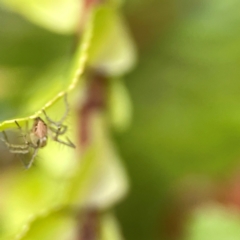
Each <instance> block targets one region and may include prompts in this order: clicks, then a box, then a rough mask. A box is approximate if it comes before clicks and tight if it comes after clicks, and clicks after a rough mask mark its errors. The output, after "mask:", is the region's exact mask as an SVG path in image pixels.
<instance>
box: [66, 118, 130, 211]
mask: <svg viewBox="0 0 240 240" xmlns="http://www.w3.org/2000/svg"><path fill="white" fill-rule="evenodd" d="M94 119H95V120H94V122H93V123H92V131H93V134H94V136H93V139H95V140H94V143H93V144H92V146H91V147H90V148H89V149H88V152H87V153H86V155H85V157H84V158H82V159H81V164H80V165H79V166H78V169H77V170H76V172H75V174H74V177H73V179H72V180H71V184H70V186H69V193H68V194H67V196H68V197H67V203H68V204H73V205H78V206H79V205H80V206H90V207H94V208H107V207H109V206H111V205H113V204H114V203H116V202H117V201H119V200H120V199H121V198H122V197H123V196H125V194H126V192H127V190H128V182H127V176H126V174H125V172H124V170H123V166H122V165H121V163H120V160H119V158H118V157H117V155H116V153H115V150H114V147H113V146H112V145H111V144H110V142H109V140H108V138H107V135H106V132H107V131H106V129H105V126H104V125H105V124H104V121H103V118H102V116H101V115H96V116H95V118H94Z"/></svg>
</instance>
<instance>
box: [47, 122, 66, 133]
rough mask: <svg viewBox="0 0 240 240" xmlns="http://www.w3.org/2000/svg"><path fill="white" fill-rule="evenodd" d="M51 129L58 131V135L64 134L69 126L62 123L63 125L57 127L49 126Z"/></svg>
mask: <svg viewBox="0 0 240 240" xmlns="http://www.w3.org/2000/svg"><path fill="white" fill-rule="evenodd" d="M49 129H50V130H51V131H52V132H53V133H56V135H58V136H59V135H63V134H64V133H65V132H66V131H67V126H66V125H61V127H58V128H57V129H55V128H54V127H51V126H49Z"/></svg>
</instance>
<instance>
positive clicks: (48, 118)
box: [42, 94, 70, 127]
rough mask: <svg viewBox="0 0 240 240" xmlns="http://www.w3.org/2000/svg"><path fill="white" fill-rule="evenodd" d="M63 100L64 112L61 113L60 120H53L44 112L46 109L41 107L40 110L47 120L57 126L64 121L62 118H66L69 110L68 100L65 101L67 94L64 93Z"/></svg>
mask: <svg viewBox="0 0 240 240" xmlns="http://www.w3.org/2000/svg"><path fill="white" fill-rule="evenodd" d="M64 102H65V106H66V110H65V113H64V115H63V117H62V118H61V119H60V121H53V120H52V119H51V118H50V117H49V116H48V115H47V113H46V111H45V110H44V109H42V112H43V114H44V116H45V117H46V119H47V121H48V122H50V123H51V124H53V125H55V126H57V127H59V126H61V125H62V122H64V120H65V119H66V117H67V115H68V113H69V110H70V107H69V104H68V101H67V94H65V95H64Z"/></svg>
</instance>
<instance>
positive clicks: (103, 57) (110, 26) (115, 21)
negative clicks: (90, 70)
mask: <svg viewBox="0 0 240 240" xmlns="http://www.w3.org/2000/svg"><path fill="white" fill-rule="evenodd" d="M93 32H94V34H93V41H92V45H91V48H90V51H89V62H90V65H91V66H92V67H94V68H96V69H98V70H100V71H103V72H105V73H106V74H108V75H120V74H123V73H125V72H127V71H129V69H131V68H132V67H133V65H134V64H135V61H136V52H135V47H134V44H133V42H132V39H131V37H130V36H129V32H128V29H127V27H126V25H125V24H124V21H123V19H122V16H121V15H120V14H119V12H118V11H117V10H116V9H113V8H110V7H101V8H99V10H98V11H97V14H96V18H95V22H94V30H93Z"/></svg>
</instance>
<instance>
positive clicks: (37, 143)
mask: <svg viewBox="0 0 240 240" xmlns="http://www.w3.org/2000/svg"><path fill="white" fill-rule="evenodd" d="M64 100H65V104H66V112H65V114H64V116H63V117H62V119H61V120H60V121H58V122H55V121H53V120H52V119H51V118H49V116H48V115H47V114H46V112H45V111H44V110H42V111H43V114H44V116H45V118H46V121H47V124H46V123H45V122H44V121H43V119H42V118H40V117H37V118H35V119H34V122H33V126H32V129H31V130H30V132H29V131H28V130H27V134H22V137H23V140H24V144H21V145H16V144H11V143H10V142H9V140H8V137H7V134H6V133H5V131H3V136H4V138H3V139H2V140H3V142H5V144H6V145H7V147H8V148H9V150H10V152H12V153H20V154H27V153H29V152H31V150H32V149H33V154H32V157H31V159H30V161H29V163H28V164H27V165H26V164H24V165H25V168H26V169H29V168H30V167H31V166H32V163H33V161H34V159H35V157H36V155H37V153H38V150H39V149H40V148H43V147H45V146H46V145H47V141H48V135H50V136H51V138H52V139H53V140H54V141H56V142H59V143H61V144H64V145H66V146H68V147H72V148H75V145H74V144H73V143H72V142H71V141H70V140H69V139H68V138H66V139H67V141H63V140H61V139H59V136H61V135H64V134H65V133H66V131H67V126H66V125H63V124H62V123H63V121H64V120H65V119H66V117H67V115H68V112H69V106H68V102H67V98H66V95H65V98H64ZM15 123H16V125H17V127H18V129H19V130H20V132H21V133H23V130H22V128H21V126H20V125H19V123H18V122H17V121H15ZM27 129H28V126H27Z"/></svg>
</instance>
